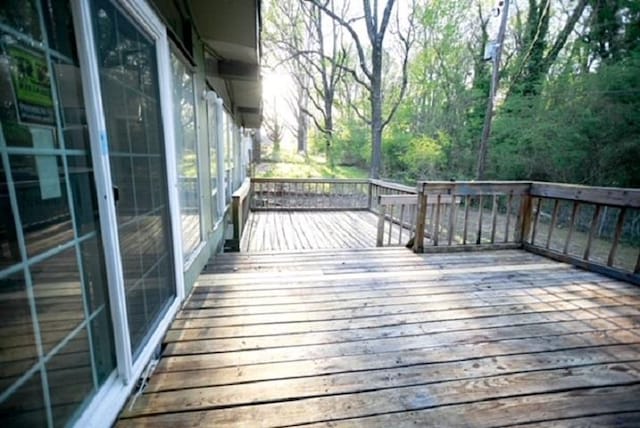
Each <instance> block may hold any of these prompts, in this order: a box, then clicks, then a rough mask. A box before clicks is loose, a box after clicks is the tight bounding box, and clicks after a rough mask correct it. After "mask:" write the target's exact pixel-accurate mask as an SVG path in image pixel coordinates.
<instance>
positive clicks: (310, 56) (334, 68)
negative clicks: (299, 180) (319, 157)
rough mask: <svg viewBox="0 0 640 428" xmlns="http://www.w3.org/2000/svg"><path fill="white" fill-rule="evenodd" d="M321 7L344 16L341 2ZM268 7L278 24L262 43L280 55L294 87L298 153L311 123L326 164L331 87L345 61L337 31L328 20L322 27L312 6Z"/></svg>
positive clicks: (283, 4)
mask: <svg viewBox="0 0 640 428" xmlns="http://www.w3.org/2000/svg"><path fill="white" fill-rule="evenodd" d="M324 6H325V7H326V8H327V9H328V10H331V12H332V13H334V14H335V15H336V16H340V17H344V16H345V14H346V10H347V5H346V3H345V4H343V7H342V9H339V10H338V9H336V8H335V4H334V1H333V0H329V1H327V2H326V3H325V5H324ZM273 7H274V13H273V20H274V21H277V25H275V27H276V28H275V30H274V31H273V33H269V34H270V36H268V37H267V38H268V39H269V40H271V42H272V43H273V45H274V47H276V48H277V50H278V51H279V52H280V63H281V64H285V65H286V66H287V68H288V69H289V72H290V73H291V75H292V77H293V79H294V81H295V84H296V91H295V94H296V97H295V100H294V101H293V102H292V103H291V105H292V107H293V108H292V110H293V111H294V112H295V116H296V118H297V124H298V126H297V130H296V132H295V133H296V135H297V138H298V148H299V149H302V146H303V141H304V146H305V150H306V138H307V131H308V119H309V118H310V119H311V120H312V121H313V123H314V125H315V127H316V129H318V131H319V132H320V133H321V134H322V135H323V136H324V139H325V145H326V153H327V158H328V159H329V161H330V162H331V154H330V148H331V144H332V140H333V134H334V104H335V96H336V88H337V86H338V84H339V82H340V81H341V80H342V79H343V77H344V73H345V71H344V70H345V63H346V60H347V57H348V55H347V50H346V48H345V47H344V43H343V34H342V33H343V32H342V28H341V26H340V25H339V24H337V22H335V21H333V20H332V21H331V22H330V24H329V25H328V26H327V25H325V22H324V20H323V14H322V12H321V11H320V9H319V8H318V7H317V6H316V5H315V4H311V3H306V2H302V1H298V0H295V1H291V0H289V1H280V2H275V4H274V5H273Z"/></svg>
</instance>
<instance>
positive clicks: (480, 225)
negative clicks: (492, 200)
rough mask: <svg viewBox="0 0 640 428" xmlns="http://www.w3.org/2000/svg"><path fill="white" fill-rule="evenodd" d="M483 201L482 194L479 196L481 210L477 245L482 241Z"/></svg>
mask: <svg viewBox="0 0 640 428" xmlns="http://www.w3.org/2000/svg"><path fill="white" fill-rule="evenodd" d="M482 202H483V201H482V195H480V196H479V197H478V209H479V210H480V211H479V213H478V235H477V236H476V245H480V244H481V243H482V212H483V211H484V207H483V205H482Z"/></svg>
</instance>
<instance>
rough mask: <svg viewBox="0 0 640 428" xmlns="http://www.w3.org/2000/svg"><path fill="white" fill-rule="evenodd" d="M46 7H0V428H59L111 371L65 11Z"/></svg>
mask: <svg viewBox="0 0 640 428" xmlns="http://www.w3.org/2000/svg"><path fill="white" fill-rule="evenodd" d="M44 4H45V3H44V2H43V3H41V2H39V1H35V0H30V1H27V0H25V1H10V2H8V4H3V7H2V8H0V106H1V107H0V336H2V348H3V349H2V353H3V358H2V363H1V364H0V396H1V397H3V398H2V401H1V402H0V420H2V422H3V426H47V425H49V426H64V425H66V424H67V423H68V422H69V421H71V420H72V419H73V417H74V415H75V414H76V412H78V411H79V409H81V408H82V406H83V403H84V402H85V401H86V400H87V399H88V398H89V397H91V396H92V395H93V394H94V393H95V392H96V391H97V390H98V388H99V387H100V386H101V385H103V384H104V382H105V380H106V379H107V377H108V376H109V375H110V374H111V373H112V372H113V371H114V369H115V350H114V349H115V348H114V339H113V330H112V324H111V315H110V314H111V311H110V307H109V300H108V298H107V280H106V273H105V272H106V271H105V263H104V255H103V250H102V242H101V230H100V223H99V221H98V204H97V196H96V189H95V182H94V178H93V165H92V162H91V156H90V144H89V137H88V129H87V121H86V113H85V106H84V100H83V98H82V86H81V79H80V69H79V63H78V59H77V55H76V50H75V46H76V43H75V34H74V31H73V25H72V22H71V12H70V8H69V4H68V2H65V1H56V2H46V5H47V7H46V8H45V7H43V6H44ZM54 24H55V25H54Z"/></svg>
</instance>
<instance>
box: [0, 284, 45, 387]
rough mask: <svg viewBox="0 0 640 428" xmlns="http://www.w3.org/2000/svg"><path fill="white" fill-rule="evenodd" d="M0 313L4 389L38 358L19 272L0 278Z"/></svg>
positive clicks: (0, 381)
mask: <svg viewBox="0 0 640 428" xmlns="http://www.w3.org/2000/svg"><path fill="white" fill-rule="evenodd" d="M0 314H2V323H0V362H1V363H0V391H4V390H5V389H6V388H8V387H9V386H10V385H11V384H12V383H13V382H15V381H16V380H17V379H18V377H20V376H21V375H22V374H23V373H24V372H25V371H27V370H28V369H30V368H31V367H32V366H33V365H34V364H35V363H36V361H37V358H38V351H37V349H36V339H35V337H34V334H33V323H32V318H31V311H30V309H29V300H28V298H27V290H26V285H25V282H24V276H23V275H22V273H17V274H14V275H11V276H8V277H5V278H3V279H0Z"/></svg>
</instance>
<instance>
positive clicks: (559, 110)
mask: <svg viewBox="0 0 640 428" xmlns="http://www.w3.org/2000/svg"><path fill="white" fill-rule="evenodd" d="M638 70H640V55H638V54H635V55H634V56H632V57H630V58H627V59H625V60H624V61H621V62H619V63H614V64H604V65H602V66H601V67H600V68H599V69H598V71H597V73H589V74H585V75H580V76H572V75H564V76H560V77H559V78H558V79H557V80H555V81H553V82H550V83H549V85H548V87H547V88H546V90H545V92H544V94H542V95H541V96H535V97H532V96H521V95H514V96H513V97H512V98H511V99H510V100H509V104H508V109H506V108H505V109H502V110H501V111H500V112H499V114H498V116H497V118H496V121H495V126H494V133H493V141H494V152H493V156H492V158H491V176H492V177H494V178H501V179H535V180H553V181H563V182H575V183H584V184H592V185H609V186H623V187H638V186H640V169H639V168H638V167H637V165H635V163H636V162H637V159H640V96H639V95H640V73H639V72H638Z"/></svg>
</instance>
